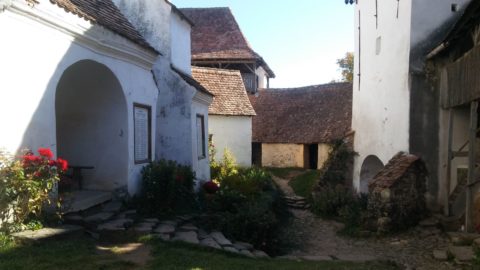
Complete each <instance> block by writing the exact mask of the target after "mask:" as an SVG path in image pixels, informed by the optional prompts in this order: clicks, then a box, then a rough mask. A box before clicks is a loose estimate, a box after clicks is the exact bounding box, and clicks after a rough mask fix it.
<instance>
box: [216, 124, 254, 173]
mask: <svg viewBox="0 0 480 270" xmlns="http://www.w3.org/2000/svg"><path fill="white" fill-rule="evenodd" d="M209 133H210V134H212V135H213V144H214V145H215V148H216V150H217V154H216V156H215V159H216V160H217V161H218V160H222V157H223V151H224V149H225V148H228V149H229V150H230V151H231V152H232V154H233V155H234V156H235V159H236V161H237V163H238V164H239V165H240V166H244V167H249V166H251V165H252V117H251V116H225V115H210V116H209Z"/></svg>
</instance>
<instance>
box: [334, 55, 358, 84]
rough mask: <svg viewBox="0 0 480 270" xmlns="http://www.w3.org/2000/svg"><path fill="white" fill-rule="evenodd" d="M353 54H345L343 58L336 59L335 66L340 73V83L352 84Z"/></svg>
mask: <svg viewBox="0 0 480 270" xmlns="http://www.w3.org/2000/svg"><path fill="white" fill-rule="evenodd" d="M353 59H354V57H353V53H352V52H347V53H346V54H345V56H344V57H343V58H340V59H337V65H338V67H339V68H340V70H341V72H342V81H344V82H353V63H354V62H353Z"/></svg>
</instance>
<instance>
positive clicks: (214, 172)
mask: <svg viewBox="0 0 480 270" xmlns="http://www.w3.org/2000/svg"><path fill="white" fill-rule="evenodd" d="M210 173H211V178H212V180H214V181H217V182H222V181H223V179H225V178H226V177H230V176H233V175H236V174H237V173H238V167H237V163H236V160H235V157H234V156H233V154H232V152H230V150H228V148H225V149H224V151H223V158H222V161H220V162H216V161H215V159H213V160H212V161H211V162H210Z"/></svg>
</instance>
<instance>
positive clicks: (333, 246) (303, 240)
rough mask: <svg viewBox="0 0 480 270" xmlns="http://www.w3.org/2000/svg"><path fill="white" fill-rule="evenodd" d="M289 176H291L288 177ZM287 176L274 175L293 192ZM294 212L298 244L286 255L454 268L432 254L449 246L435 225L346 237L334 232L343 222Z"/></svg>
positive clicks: (295, 236) (280, 185)
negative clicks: (401, 232)
mask: <svg viewBox="0 0 480 270" xmlns="http://www.w3.org/2000/svg"><path fill="white" fill-rule="evenodd" d="M289 179H291V177H289ZM289 179H282V178H279V177H274V181H275V183H277V185H278V186H279V187H280V188H281V189H282V190H283V192H284V193H285V194H286V195H290V196H291V195H294V193H293V190H292V189H291V187H290V186H289V185H288V181H289ZM290 211H291V212H292V214H293V215H294V219H293V222H292V224H291V228H290V231H291V232H292V236H293V237H294V238H295V242H297V243H296V244H297V246H298V248H297V249H296V250H293V251H292V252H291V253H290V254H288V255H287V256H285V257H290V258H299V257H301V258H306V259H311V260H325V259H334V260H335V259H338V260H346V261H368V260H390V261H394V262H396V263H397V264H399V265H402V266H404V267H405V268H406V269H435V270H443V269H457V268H455V267H454V266H453V265H451V264H449V263H447V262H440V261H437V260H435V259H434V258H433V257H432V253H433V250H434V249H444V248H446V247H447V246H448V242H447V239H446V237H444V235H442V234H441V232H440V230H438V229H422V228H415V229H413V230H411V231H409V232H406V233H403V234H399V235H396V236H388V237H381V238H376V237H370V238H347V237H341V236H339V235H337V231H338V230H340V229H341V228H342V226H343V225H342V224H341V223H338V222H335V221H330V220H323V219H321V218H318V217H316V216H314V215H313V214H312V213H311V212H310V211H306V210H297V209H290Z"/></svg>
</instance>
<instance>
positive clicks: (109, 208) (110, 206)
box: [102, 201, 123, 212]
mask: <svg viewBox="0 0 480 270" xmlns="http://www.w3.org/2000/svg"><path fill="white" fill-rule="evenodd" d="M122 206H123V205H122V203H121V202H119V201H111V202H108V203H106V204H105V205H103V207H102V210H103V211H104V212H118V211H120V210H121V209H122Z"/></svg>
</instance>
